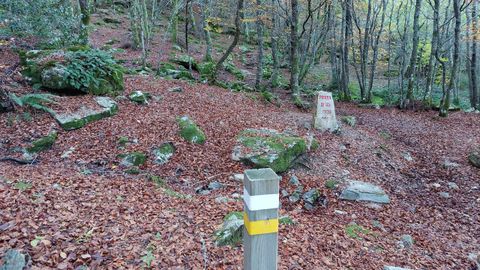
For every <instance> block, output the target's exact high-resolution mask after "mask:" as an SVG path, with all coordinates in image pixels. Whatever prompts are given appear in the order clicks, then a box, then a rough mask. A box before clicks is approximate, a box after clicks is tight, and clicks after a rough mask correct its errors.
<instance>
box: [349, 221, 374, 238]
mask: <svg viewBox="0 0 480 270" xmlns="http://www.w3.org/2000/svg"><path fill="white" fill-rule="evenodd" d="M345 233H346V234H347V236H348V237H350V238H354V239H359V240H361V239H362V238H361V237H360V235H365V234H370V233H371V232H370V230H368V229H365V228H364V227H362V226H360V225H357V224H355V223H353V224H348V225H347V226H346V227H345Z"/></svg>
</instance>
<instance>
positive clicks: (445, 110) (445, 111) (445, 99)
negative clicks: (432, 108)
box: [440, 0, 462, 117]
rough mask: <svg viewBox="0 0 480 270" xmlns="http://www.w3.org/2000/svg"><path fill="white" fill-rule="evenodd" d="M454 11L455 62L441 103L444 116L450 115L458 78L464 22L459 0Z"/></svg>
mask: <svg viewBox="0 0 480 270" xmlns="http://www.w3.org/2000/svg"><path fill="white" fill-rule="evenodd" d="M453 13H454V17H455V30H454V41H453V64H452V70H451V74H450V82H449V84H448V88H447V91H446V93H445V92H444V97H443V98H442V103H441V104H440V116H442V117H447V116H448V110H449V109H450V103H451V93H452V90H453V89H454V87H455V80H456V79H457V73H458V60H459V58H460V27H461V24H462V21H461V20H462V18H461V14H460V3H459V0H453Z"/></svg>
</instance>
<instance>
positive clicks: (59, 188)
mask: <svg viewBox="0 0 480 270" xmlns="http://www.w3.org/2000/svg"><path fill="white" fill-rule="evenodd" d="M52 187H53V188H54V189H56V190H61V189H62V186H61V185H60V184H58V183H55V184H53V186H52Z"/></svg>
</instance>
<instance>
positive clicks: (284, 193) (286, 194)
mask: <svg viewBox="0 0 480 270" xmlns="http://www.w3.org/2000/svg"><path fill="white" fill-rule="evenodd" d="M288 195H289V193H288V191H287V190H286V189H282V197H288Z"/></svg>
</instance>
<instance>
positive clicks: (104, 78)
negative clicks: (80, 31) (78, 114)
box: [20, 47, 124, 95]
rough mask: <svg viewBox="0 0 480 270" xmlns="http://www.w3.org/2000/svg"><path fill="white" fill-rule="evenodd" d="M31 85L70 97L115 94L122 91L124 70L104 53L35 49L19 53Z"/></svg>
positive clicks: (88, 49) (87, 50)
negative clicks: (87, 94)
mask: <svg viewBox="0 0 480 270" xmlns="http://www.w3.org/2000/svg"><path fill="white" fill-rule="evenodd" d="M20 59H21V64H22V66H23V75H24V76H26V77H27V78H28V79H30V81H31V83H32V84H33V85H36V86H40V87H43V88H46V89H50V90H56V91H62V92H66V93H67V94H81V93H89V94H93V95H116V94H118V93H120V92H122V91H123V89H124V84H123V68H122V67H121V66H120V65H119V64H117V62H116V61H115V60H114V59H113V57H112V56H111V55H110V54H109V53H107V52H104V51H101V50H93V49H90V48H88V47H80V48H78V47H75V48H71V49H66V50H41V51H39V50H32V51H28V52H22V53H21V54H20Z"/></svg>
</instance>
